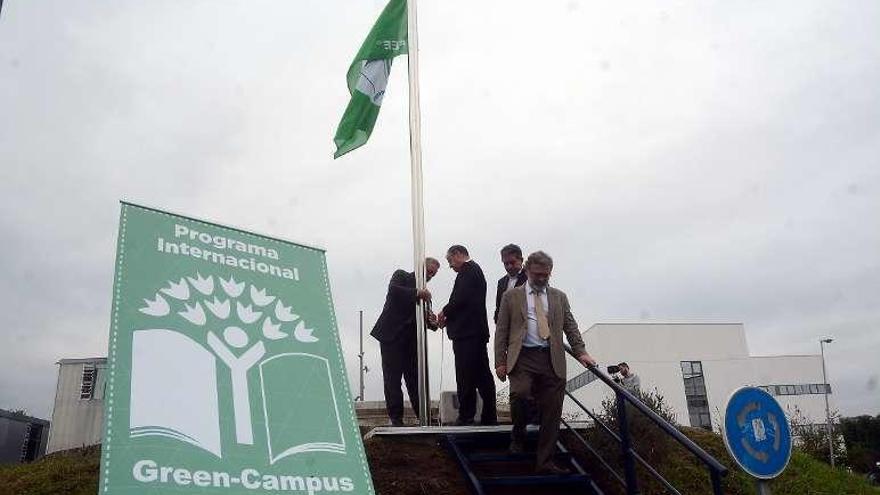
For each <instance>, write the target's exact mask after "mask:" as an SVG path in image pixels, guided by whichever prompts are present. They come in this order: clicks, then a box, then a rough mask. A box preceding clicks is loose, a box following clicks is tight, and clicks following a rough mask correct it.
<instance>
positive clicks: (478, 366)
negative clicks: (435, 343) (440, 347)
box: [438, 245, 498, 426]
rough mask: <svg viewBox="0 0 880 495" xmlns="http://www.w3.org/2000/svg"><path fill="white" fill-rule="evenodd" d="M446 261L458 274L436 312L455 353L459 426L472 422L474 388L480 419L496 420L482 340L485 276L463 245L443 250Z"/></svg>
mask: <svg viewBox="0 0 880 495" xmlns="http://www.w3.org/2000/svg"><path fill="white" fill-rule="evenodd" d="M446 261H448V262H449V267H450V268H452V269H453V270H454V271H455V272H456V273H457V274H458V275H456V277H455V285H454V286H453V287H452V294H450V296H449V302H448V303H447V304H446V306H444V307H443V311H441V312H440V314H439V315H438V321H439V325H440V326H445V327H446V334H447V335H448V336H449V338H450V340H452V351H453V352H454V353H455V384H456V389H457V391H458V404H459V408H458V419H457V420H456V422H455V424H456V425H459V426H464V425H471V424H473V423H474V415H475V414H476V411H477V391H479V393H480V398H482V399H483V412H482V414H481V415H480V423H481V424H484V425H494V424H498V417H497V414H496V411H495V380H494V379H493V378H492V371H491V370H490V368H489V355H488V353H487V351H486V344H487V343H488V342H489V319H488V317H487V315H486V277H484V276H483V270H481V269H480V265H478V264H476V263H475V262H474V261H472V260H471V259H470V255H469V254H468V250H467V248H465V247H464V246H460V245H454V246H452V247H450V248H449V250H448V251H447V252H446Z"/></svg>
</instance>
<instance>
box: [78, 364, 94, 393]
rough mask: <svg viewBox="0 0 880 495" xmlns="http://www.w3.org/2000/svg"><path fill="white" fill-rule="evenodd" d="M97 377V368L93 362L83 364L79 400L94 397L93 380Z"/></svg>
mask: <svg viewBox="0 0 880 495" xmlns="http://www.w3.org/2000/svg"><path fill="white" fill-rule="evenodd" d="M97 378H98V368H96V367H95V365H94V364H84V365H83V370H82V382H81V383H80V387H79V399H80V400H92V399H93V398H94V397H95V382H96V381H97V380H96V379H97Z"/></svg>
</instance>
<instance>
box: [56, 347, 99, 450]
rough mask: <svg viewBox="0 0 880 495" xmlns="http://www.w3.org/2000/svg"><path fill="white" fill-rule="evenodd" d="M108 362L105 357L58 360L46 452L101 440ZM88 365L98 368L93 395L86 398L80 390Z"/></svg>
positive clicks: (86, 444) (92, 443)
mask: <svg viewBox="0 0 880 495" xmlns="http://www.w3.org/2000/svg"><path fill="white" fill-rule="evenodd" d="M106 362H107V360H106V358H94V359H62V360H61V361H59V362H58V365H59V366H58V384H57V385H56V389H55V407H54V409H53V411H52V426H51V428H50V430H49V445H48V447H47V448H46V452H47V453H51V452H57V451H59V450H68V449H74V448H78V447H84V446H88V445H95V444H98V443H101V436H102V434H103V431H104V400H103V398H104V394H103V391H104V387H103V384H104V377H103V373H104V371H105V369H106ZM87 365H94V366H96V367H97V368H98V377H97V379H96V385H95V393H94V396H93V398H91V399H86V400H84V399H81V398H80V393H81V386H82V375H83V367H85V366H87Z"/></svg>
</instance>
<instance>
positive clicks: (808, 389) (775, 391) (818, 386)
mask: <svg viewBox="0 0 880 495" xmlns="http://www.w3.org/2000/svg"><path fill="white" fill-rule="evenodd" d="M758 388H761V389H764V390H766V391H767V392H769V393H770V395H810V394H824V393H825V391H826V390H827V391H828V393H829V394H830V393H831V385H829V384H827V383H826V384H823V383H802V384H799V385H761V386H759V387H758Z"/></svg>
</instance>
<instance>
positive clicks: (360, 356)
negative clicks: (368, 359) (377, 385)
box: [358, 310, 364, 402]
mask: <svg viewBox="0 0 880 495" xmlns="http://www.w3.org/2000/svg"><path fill="white" fill-rule="evenodd" d="M358 319H359V320H360V322H359V323H360V324H359V327H360V331H361V351H360V353H358V358H360V362H361V369H360V375H361V394H360V395H359V396H358V397H359V398H360V400H361V402H363V401H364V311H363V310H360V311H358Z"/></svg>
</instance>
